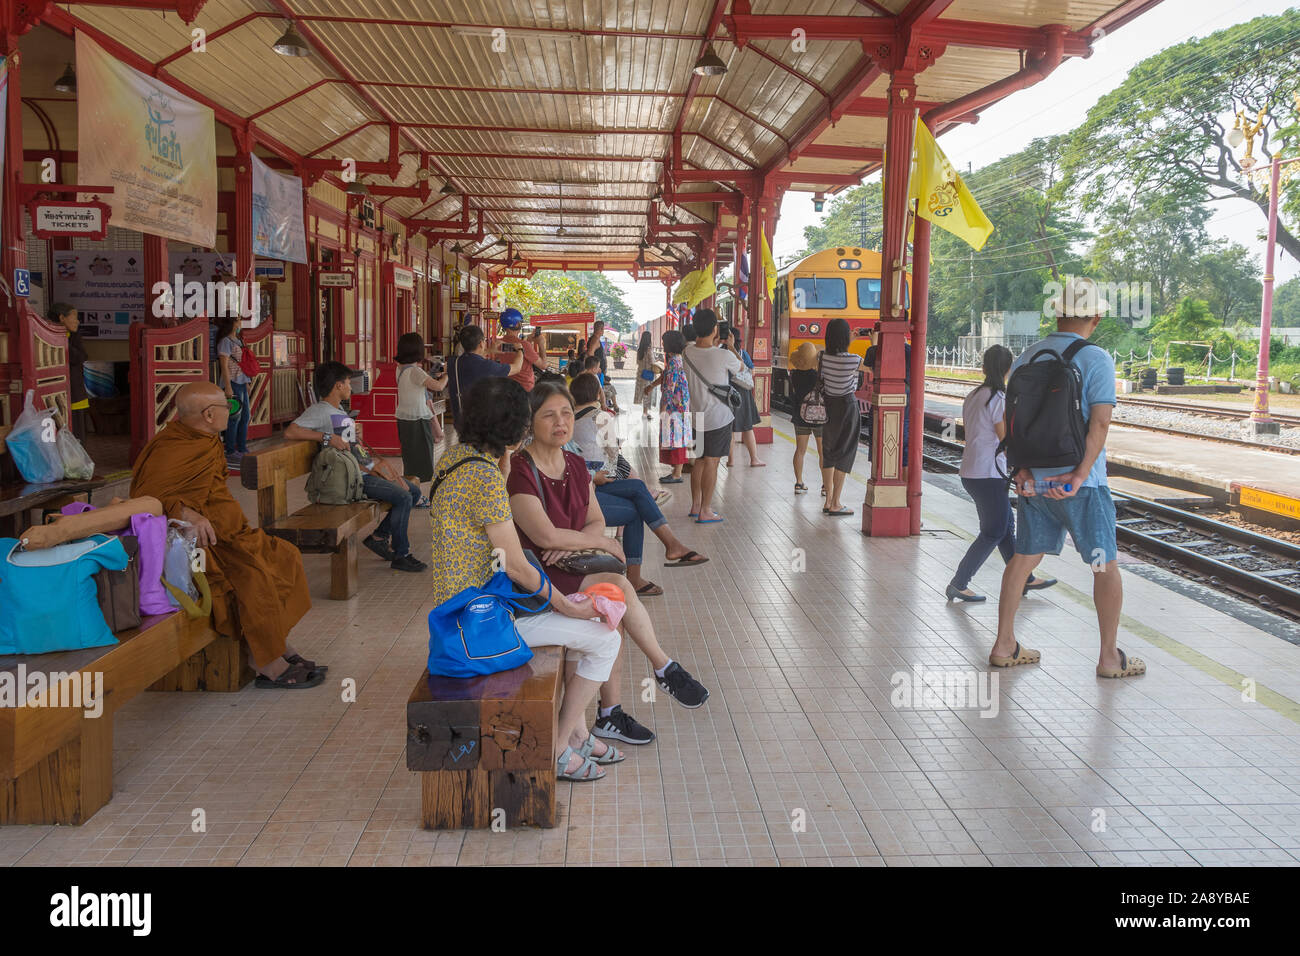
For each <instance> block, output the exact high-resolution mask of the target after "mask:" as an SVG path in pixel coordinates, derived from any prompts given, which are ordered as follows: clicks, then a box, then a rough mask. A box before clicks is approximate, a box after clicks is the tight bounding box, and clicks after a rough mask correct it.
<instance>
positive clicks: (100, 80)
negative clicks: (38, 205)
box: [77, 31, 217, 248]
mask: <svg viewBox="0 0 1300 956" xmlns="http://www.w3.org/2000/svg"><path fill="white" fill-rule="evenodd" d="M77 79H78V82H77V88H78V100H79V102H78V104H77V107H78V108H77V161H78V168H77V176H78V178H79V181H80V182H83V183H85V182H91V183H104V184H106V185H111V186H113V187H115V190H114V192H113V193H112V194H111V195H110V196H109V197H108V200H107V202H108V206H109V209H111V210H112V216H113V221H114V222H115V223H117V224H118V225H121V226H124V227H126V228H129V229H136V230H139V231H140V232H148V233H152V234H153V235H156V236H166V237H168V238H169V239H177V240H180V241H181V242H187V243H191V244H193V245H197V246H205V247H207V248H212V247H213V246H215V245H216V242H217V139H216V126H215V123H214V120H213V114H212V110H210V109H208V108H207V107H206V106H201V105H199V104H198V103H196V102H194V101H193V100H191V99H189V98H188V97H185V96H182V95H181V94H180V93H177V92H176V91H175V90H173V89H172V88H171V87H170V86H168V85H167V84H166V83H164V82H162V81H161V80H156V79H154V78H153V77H151V76H148V75H147V74H144V73H141V72H140V71H139V70H134V69H132V68H131V67H129V66H127V65H126V64H124V63H120V62H118V61H117V60H115V59H113V57H111V56H109V55H108V54H107V53H106V52H104V50H103V49H101V48H100V46H99V45H98V44H96V43H95V42H94V41H93V40H91V39H90V38H89V37H87V36H86V35H85V34H84V33H82V32H80V31H78V32H77Z"/></svg>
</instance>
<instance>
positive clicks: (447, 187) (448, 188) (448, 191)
mask: <svg viewBox="0 0 1300 956" xmlns="http://www.w3.org/2000/svg"><path fill="white" fill-rule="evenodd" d="M458 191H459V190H457V189H456V187H455V186H453V185H452V184H451V180H450V179H449V180H447V181H446V182H445V183H443V184H442V188H441V189H439V190H438V195H440V196H454V195H456V193H457V192H458Z"/></svg>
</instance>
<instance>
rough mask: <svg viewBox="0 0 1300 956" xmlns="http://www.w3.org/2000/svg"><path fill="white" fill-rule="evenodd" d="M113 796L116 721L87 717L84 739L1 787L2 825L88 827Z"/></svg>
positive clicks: (65, 747) (46, 758) (0, 822)
mask: <svg viewBox="0 0 1300 956" xmlns="http://www.w3.org/2000/svg"><path fill="white" fill-rule="evenodd" d="M112 796H113V716H112V714H109V713H105V714H102V715H101V716H99V717H95V718H89V717H83V718H82V721H81V735H80V737H79V738H78V739H76V740H70V741H68V742H67V743H66V744H64V745H63V746H62V747H60V748H59V749H58V750H56V751H54V753H52V754H50V755H48V756H47V757H45V758H44V759H43V760H41V761H40V762H39V763H37V764H35V765H34V766H32V767H31V768H30V769H28V770H27V771H25V772H24V773H22V774H20V775H19V776H18V777H17V779H14V780H8V781H5V782H4V783H0V824H6V823H20V824H39V823H45V824H48V823H58V824H64V825H72V826H77V825H80V824H82V823H85V822H86V821H87V820H89V819H90V818H91V817H92V816H94V814H95V812H96V811H97V810H99V808H100V807H102V806H103V805H104V804H106V803H108V801H109V800H110V799H111V798H112Z"/></svg>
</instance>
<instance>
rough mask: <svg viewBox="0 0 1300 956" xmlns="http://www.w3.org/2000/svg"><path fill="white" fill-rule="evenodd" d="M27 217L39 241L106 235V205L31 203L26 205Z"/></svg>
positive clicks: (33, 201) (51, 202)
mask: <svg viewBox="0 0 1300 956" xmlns="http://www.w3.org/2000/svg"><path fill="white" fill-rule="evenodd" d="M27 214H28V215H29V216H31V218H32V232H33V233H34V234H35V236H36V238H38V239H61V238H64V237H70V236H80V237H82V238H85V239H103V238H104V237H105V236H106V235H108V218H109V214H110V210H109V208H108V204H107V203H102V202H56V201H37V200H32V201H31V202H29V203H28V204H27Z"/></svg>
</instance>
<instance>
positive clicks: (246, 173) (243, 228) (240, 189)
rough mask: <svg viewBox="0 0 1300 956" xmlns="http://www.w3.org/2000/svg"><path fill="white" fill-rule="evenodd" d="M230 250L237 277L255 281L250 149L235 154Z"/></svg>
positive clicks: (245, 280)
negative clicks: (233, 208) (233, 214)
mask: <svg viewBox="0 0 1300 956" xmlns="http://www.w3.org/2000/svg"><path fill="white" fill-rule="evenodd" d="M230 251H231V252H233V253H234V254H235V269H236V271H237V273H238V274H237V276H236V278H238V279H242V280H243V281H244V282H252V281H254V279H255V277H256V275H257V270H256V269H255V268H254V267H253V161H252V159H251V158H250V156H249V153H248V151H246V150H245V151H241V152H239V153H238V154H236V156H235V220H234V235H233V236H232V237H231V248H230Z"/></svg>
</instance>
